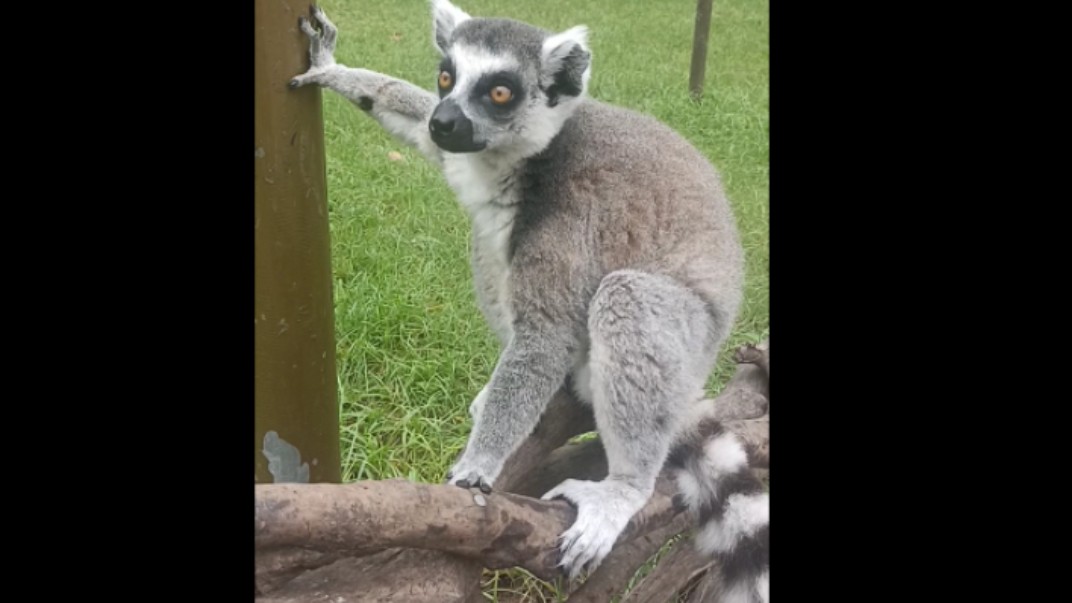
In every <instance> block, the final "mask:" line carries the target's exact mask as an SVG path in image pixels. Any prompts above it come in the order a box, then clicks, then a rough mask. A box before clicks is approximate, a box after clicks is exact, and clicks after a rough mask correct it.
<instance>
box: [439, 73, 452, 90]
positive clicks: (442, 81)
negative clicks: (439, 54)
mask: <svg viewBox="0 0 1072 603" xmlns="http://www.w3.org/2000/svg"><path fill="white" fill-rule="evenodd" d="M453 83H454V78H453V77H451V75H450V72H447V71H440V72H439V87H440V88H442V89H444V90H446V89H447V88H450V86H451V84H453Z"/></svg>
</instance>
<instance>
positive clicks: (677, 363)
mask: <svg viewBox="0 0 1072 603" xmlns="http://www.w3.org/2000/svg"><path fill="white" fill-rule="evenodd" d="M432 14H433V22H434V28H433V31H434V42H435V44H436V46H437V47H438V48H439V50H440V52H441V53H442V55H443V60H442V62H441V64H440V72H439V78H438V81H437V89H438V96H439V98H438V99H437V98H436V95H435V94H432V93H429V92H427V91H425V90H422V89H420V88H419V87H417V86H414V85H412V84H409V83H407V82H403V81H401V80H398V79H395V78H392V77H390V76H385V75H383V74H379V73H376V72H373V71H369V70H366V69H353V68H348V67H344V66H341V65H338V64H336V63H335V60H334V57H333V52H334V44H335V40H336V29H335V27H334V26H333V25H332V24H331V22H330V21H329V20H328V19H327V17H326V16H325V15H324V14H323V12H322V11H320V10H319V9H316V8H314V9H313V13H312V16H313V19H314V21H315V22H316V23H317V26H318V27H319V30H318V29H317V28H314V27H313V24H312V22H310V21H308V20H304V19H303V20H302V22H301V28H302V30H303V31H304V32H305V33H306V34H307V35H308V36H309V37H310V39H311V47H310V60H311V67H310V70H309V71H308V72H306V73H305V74H302V75H300V76H297V77H296V78H294V79H293V80H292V82H291V85H292V86H294V87H297V86H302V85H305V84H310V83H311V84H317V85H320V86H325V87H328V88H330V89H332V90H335V91H336V92H338V93H340V94H342V95H343V96H345V97H346V98H349V99H350V100H351V101H353V102H354V103H355V104H356V105H357V106H358V107H359V108H361V109H362V110H363V111H366V112H367V113H369V114H370V115H371V116H372V117H373V118H375V119H376V120H377V121H379V123H380V124H381V125H383V127H384V128H385V129H387V130H388V131H389V132H391V133H392V134H394V135H395V136H396V137H398V138H399V139H400V140H402V141H404V142H406V143H407V144H410V145H412V146H414V147H416V148H418V149H420V150H421V151H422V152H423V153H424V154H425V156H426V157H427V158H428V159H429V160H430V161H432V162H433V163H436V164H437V165H439V166H440V167H442V169H443V173H444V176H445V178H446V180H447V182H448V184H449V185H450V186H451V188H452V189H453V190H454V191H455V193H456V194H457V197H458V201H459V203H460V204H461V205H462V206H463V207H464V208H465V209H466V211H467V212H468V213H469V216H470V219H471V222H472V227H473V255H472V267H473V277H474V285H475V289H476V294H477V301H478V304H479V305H480V307H481V310H482V311H483V312H484V314H485V316H486V318H487V319H488V322H489V324H490V325H491V327H492V328H493V329H494V330H495V332H496V333H497V335H498V336H499V338H500V341H501V343H502V350H501V354H500V357H499V361H498V363H497V365H496V367H495V370H494V372H493V374H492V375H491V378H490V379H489V380H488V383H487V385H485V386H484V388H483V389H482V390H481V391H480V392H479V393H478V394H477V395H476V397H475V398H474V400H473V403H472V405H471V406H470V413H471V414H472V417H473V430H472V432H471V434H470V437H469V442H468V444H467V446H466V449H465V451H464V452H463V454H462V455H461V457H460V458H459V459H458V461H457V462H456V463H455V464H454V466H453V467H452V468H451V470H450V472H449V473H448V474H447V479H448V482H449V483H451V484H455V485H458V486H461V487H478V488H480V489H481V490H483V491H485V492H488V493H490V492H491V487H492V484H493V482H494V480H495V479H496V477H497V476H498V474H499V472H500V471H501V469H502V467H503V463H504V462H505V460H506V459H507V458H508V457H509V456H510V455H511V454H512V453H513V452H514V451H515V450H516V449H517V447H518V446H519V445H520V443H521V442H522V441H523V440H524V439H525V437H527V436H528V435H529V434H530V433H531V432H532V430H533V428H534V427H535V426H536V424H537V422H538V420H539V418H540V415H541V414H542V413H543V411H544V409H545V408H546V406H547V402H548V400H549V399H550V397H551V396H552V395H553V394H554V393H555V391H556V390H557V389H559V388H561V387H563V386H565V384H567V383H572V384H573V386H574V389H575V392H576V393H577V395H578V397H579V398H580V399H581V400H583V401H584V402H587V403H589V404H591V406H592V410H593V414H594V415H595V419H596V425H597V428H598V430H599V435H600V438H601V440H602V443H603V447H604V450H605V451H606V454H607V464H608V475H607V477H606V478H605V479H604V480H601V481H598V482H593V481H583V480H572V479H571V480H566V481H564V482H563V483H562V484H559V485H558V486H557V487H555V488H553V489H552V490H551V491H549V492H547V493H546V494H545V495H544V498H547V499H550V498H564V499H566V500H568V501H569V502H570V503H571V504H573V505H574V506H576V507H577V519H576V521H575V522H574V523H573V525H572V526H570V528H569V529H568V530H567V531H566V532H565V533H564V534H563V535H562V545H561V547H562V561H561V565H562V567H563V568H564V569H565V570H566V571H567V572H568V574H569V575H570V576H571V577H573V576H576V575H577V574H578V573H579V572H580V571H582V570H583V569H586V568H587V569H589V570H591V569H594V568H595V567H596V566H598V565H599V563H600V562H601V561H602V560H603V558H604V557H605V556H606V555H607V553H608V552H609V551H610V550H611V548H612V547H613V546H614V543H615V541H616V540H617V538H618V536H619V535H620V534H621V532H622V530H623V529H624V528H625V527H626V525H627V524H628V522H629V520H630V518H632V516H633V515H634V514H635V513H636V512H637V511H638V510H640V509H641V508H642V507H643V506H644V504H645V503H646V502H647V500H648V499H649V498H650V497H651V494H652V492H653V489H654V483H655V479H656V476H657V475H658V474H659V472H660V471H661V470H663V468H664V465H665V466H667V468H668V469H669V470H670V471H672V472H673V474H674V476H675V478H676V479H677V482H678V484H679V487H680V489H681V491H682V494H683V496H684V500H685V502H686V503H687V505H688V507H689V508H690V509H691V511H692V512H693V513H695V514H696V515H697V518H698V520H699V523H700V525H701V529H700V530H699V531H698V536H697V545H698V546H699V547H700V549H701V550H702V551H704V552H705V553H708V554H710V555H713V556H715V557H716V558H718V559H719V560H720V561H721V566H722V568H723V571H722V576H723V587H722V590H721V592H720V593H718V594H716V595H714V596H715V597H716V599H717V600H718V601H720V602H722V603H731V602H736V601H769V592H768V586H767V585H768V580H769V560H768V553H767V549H768V544H769V510H768V509H769V502H768V496H767V494H766V492H765V491H764V489H763V488H762V485H761V484H760V483H759V482H758V480H757V479H756V478H755V477H754V476H753V475H752V473H751V472H750V471H749V468H748V464H747V457H746V455H745V453H744V448H743V446H742V445H741V442H740V441H739V440H738V439H737V437H736V436H734V435H733V434H732V433H730V432H728V431H726V430H724V429H723V428H722V427H721V426H720V425H719V424H718V423H717V422H715V421H713V420H712V419H711V417H710V416H708V415H710V410H711V409H710V408H707V407H705V402H704V395H703V388H704V385H705V383H706V380H707V377H708V375H709V374H710V371H711V369H712V367H713V365H714V362H715V359H716V356H717V353H718V350H719V347H720V346H721V344H722V343H723V342H724V341H725V339H726V337H727V336H728V335H729V333H730V331H731V328H732V326H733V322H734V320H735V317H736V313H737V309H738V307H739V305H740V301H741V284H742V283H741V281H742V274H743V261H742V258H743V253H742V250H741V247H740V243H739V241H738V237H737V233H736V227H735V224H734V219H733V214H732V211H731V209H730V206H729V203H728V202H727V200H726V197H725V194H724V192H723V189H722V186H721V184H720V182H719V178H718V176H717V174H716V172H715V170H714V168H713V167H712V166H711V164H710V163H709V162H708V161H707V159H706V158H705V157H704V156H703V155H702V154H701V153H700V152H699V151H697V150H696V149H695V148H694V147H693V146H692V145H690V144H689V143H688V142H687V141H686V140H685V139H684V138H682V137H681V136H679V135H678V134H676V133H675V132H673V131H672V130H671V129H670V128H668V127H666V126H665V125H663V124H661V123H659V122H658V121H656V120H655V119H653V118H651V117H648V116H645V115H641V114H639V113H636V112H633V111H630V110H626V109H622V108H618V107H613V106H610V105H607V104H604V103H600V102H598V101H595V100H591V99H588V98H587V97H586V95H585V93H586V90H587V83H588V77H589V73H590V68H591V52H590V51H589V49H588V46H587V37H586V35H587V32H586V30H585V29H584V28H582V27H577V28H573V29H570V30H567V31H565V32H561V33H557V34H553V33H551V32H547V31H544V30H541V29H538V28H535V27H533V26H530V25H527V24H524V23H519V22H516V21H510V20H505V19H475V18H472V17H470V16H469V15H468V14H466V13H465V12H464V11H462V10H461V9H459V8H457V7H455V6H454V5H453V4H451V3H450V2H449V1H448V0H433V10H432ZM668 461H669V463H668Z"/></svg>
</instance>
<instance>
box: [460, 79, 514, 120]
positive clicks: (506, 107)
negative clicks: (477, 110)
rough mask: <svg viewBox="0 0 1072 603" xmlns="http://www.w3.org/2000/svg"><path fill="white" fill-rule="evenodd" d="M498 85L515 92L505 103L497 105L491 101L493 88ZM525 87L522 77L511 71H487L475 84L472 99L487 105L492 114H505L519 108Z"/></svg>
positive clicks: (484, 105)
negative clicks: (522, 84) (522, 83)
mask: <svg viewBox="0 0 1072 603" xmlns="http://www.w3.org/2000/svg"><path fill="white" fill-rule="evenodd" d="M496 86H506V87H507V88H509V89H510V91H511V92H513V97H511V98H510V100H509V101H508V102H507V103H506V104H503V105H497V104H495V103H493V102H492V101H491V97H490V94H491V89H492V88H494V87H496ZM524 92H525V90H524V88H523V87H522V86H521V78H519V77H517V75H516V74H514V73H512V72H509V71H498V72H494V73H485V74H484V75H482V76H480V79H479V80H477V82H476V84H475V85H474V86H473V92H472V99H473V101H474V102H477V103H480V105H481V106H483V107H486V108H487V110H488V113H489V114H490V115H492V116H496V115H505V114H507V113H510V112H511V111H513V110H514V109H516V108H517V106H518V104H519V103H520V102H521V99H522V98H524Z"/></svg>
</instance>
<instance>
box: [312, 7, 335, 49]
mask: <svg viewBox="0 0 1072 603" xmlns="http://www.w3.org/2000/svg"><path fill="white" fill-rule="evenodd" d="M309 12H310V13H311V14H312V15H313V18H314V19H316V20H317V22H318V23H320V26H321V27H322V28H323V29H324V43H325V44H328V45H331V44H334V43H335V37H336V36H337V35H338V34H339V29H338V28H337V27H335V24H334V23H332V22H331V19H328V16H327V14H325V13H324V9H322V8H320V7H319V6H317V5H315V4H314V5H312V6H310V7H309Z"/></svg>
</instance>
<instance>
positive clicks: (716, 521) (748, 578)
mask: <svg viewBox="0 0 1072 603" xmlns="http://www.w3.org/2000/svg"><path fill="white" fill-rule="evenodd" d="M667 463H668V466H669V467H670V468H671V469H672V470H673V473H674V477H675V479H676V481H677V485H678V488H679V490H680V494H679V496H680V500H681V501H682V502H684V504H685V506H686V507H687V508H688V509H689V510H690V511H691V512H692V513H693V514H695V515H696V516H697V517H698V519H699V527H698V528H697V530H696V537H695V542H696V547H697V549H699V550H700V552H702V553H704V554H706V555H712V556H713V557H715V559H716V560H718V562H719V566H720V567H721V572H722V576H721V578H722V579H721V581H719V588H718V589H717V590H718V592H716V593H713V594H712V595H711V596H710V597H705V598H704V602H705V603H707V602H708V601H710V602H711V603H769V601H770V495H769V494H768V493H767V492H766V491H765V489H764V487H763V483H762V482H760V481H759V479H758V478H757V477H756V476H755V475H753V474H752V472H751V470H750V469H749V467H748V456H747V454H746V453H745V449H744V446H743V445H742V444H741V441H740V439H739V438H738V437H737V436H736V435H734V434H733V433H732V432H730V431H728V430H726V429H724V428H723V427H722V425H721V424H720V423H719V422H718V421H715V420H714V419H703V420H701V421H700V422H699V423H697V424H696V426H695V427H693V428H690V429H688V430H687V431H686V432H685V433H684V434H683V435H682V436H681V437H680V438H679V440H678V442H677V444H676V446H675V447H674V449H673V450H672V451H671V453H670V456H669V458H668V460H667Z"/></svg>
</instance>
